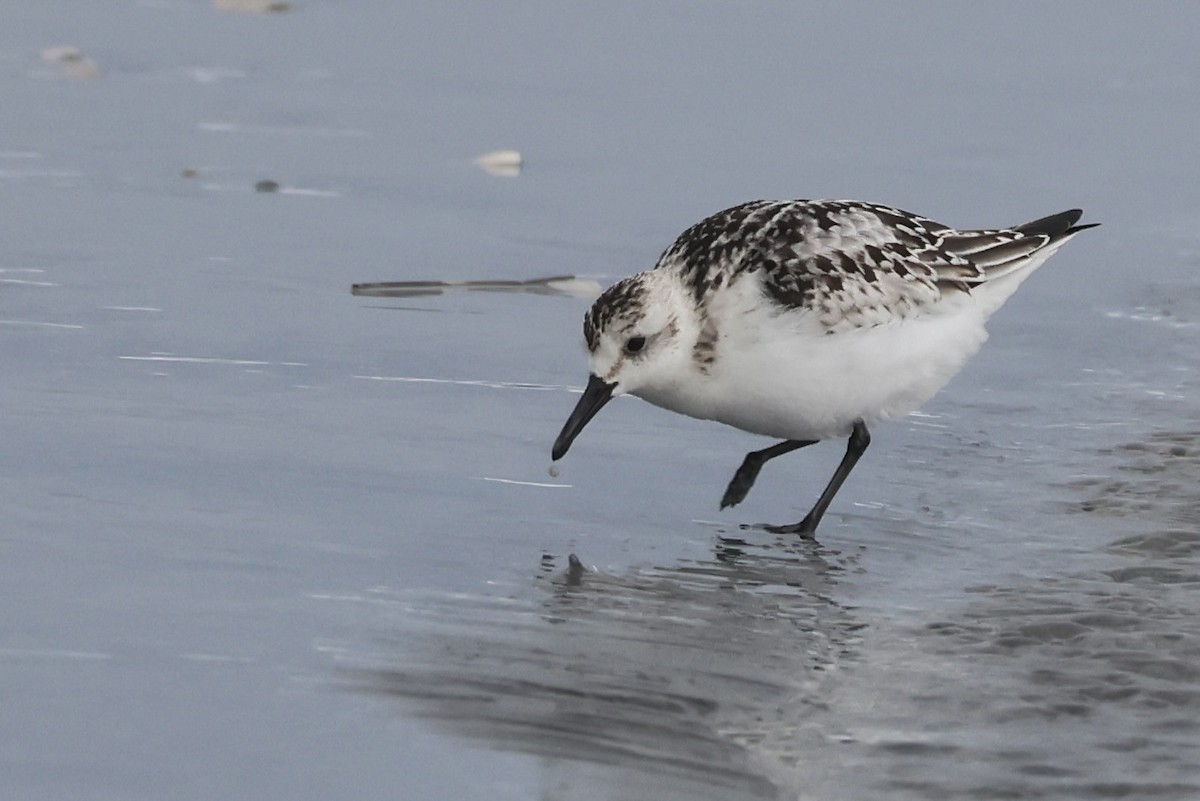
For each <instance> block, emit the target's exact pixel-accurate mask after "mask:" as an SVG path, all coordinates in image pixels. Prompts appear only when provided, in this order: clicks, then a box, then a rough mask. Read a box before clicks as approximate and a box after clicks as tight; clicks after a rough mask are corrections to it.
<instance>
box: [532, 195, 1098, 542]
mask: <svg viewBox="0 0 1200 801" xmlns="http://www.w3.org/2000/svg"><path fill="white" fill-rule="evenodd" d="M1081 216H1082V211H1080V210H1079V209H1072V210H1070V211H1064V212H1061V213H1059V214H1053V215H1051V216H1049V217H1043V218H1041V219H1038V220H1034V221H1033V222H1028V223H1025V224H1023V225H1017V226H1014V227H1011V228H991V229H981V230H956V229H954V228H950V227H949V226H946V225H943V224H942V223H938V222H934V221H933V220H930V219H928V218H926V217H921V216H918V215H916V214H912V213H910V212H907V211H902V210H900V209H896V208H892V207H890V206H883V205H878V204H875V203H864V202H860V201H854V200H787V201H774V200H756V201H751V202H749V203H743V204H741V205H739V206H734V207H732V208H729V209H726V210H724V211H721V212H718V213H716V214H714V215H712V216H711V217H708V218H706V219H704V220H701V221H700V222H698V223H696V224H695V225H693V226H692V227H691V228H688V229H687V230H686V231H684V232H683V233H682V234H680V236H679V238H678V239H676V240H675V242H674V244H672V245H671V246H670V247H669V248H667V250H666V251H665V252H664V253H663V254H662V256H661V257H660V258H659V260H658V263H657V264H656V265H655V267H654V268H653V269H651V270H648V271H646V272H642V273H638V274H637V275H633V276H630V277H629V278H626V279H624V280H622V281H619V282H617V283H616V284H614V285H613V286H611V287H610V288H609V289H608V290H606V291H605V292H604V294H602V295H601V296H600V298H599V299H598V300H597V301H596V302H595V304H594V305H593V306H592V307H591V309H590V310H589V311H588V312H587V314H586V315H585V316H584V321H583V336H584V340H585V343H586V345H587V350H588V357H589V361H590V365H591V375H590V376H589V378H588V382H587V387H586V388H585V389H584V392H583V397H581V398H580V399H579V402H578V404H577V405H576V406H575V409H574V411H572V412H571V415H570V417H569V418H568V419H567V422H566V425H564V426H563V429H562V432H561V433H560V434H559V435H558V438H557V440H555V442H554V448H553V451H552V455H553V457H554V459H555V460H556V461H557V460H558V459H561V458H562V457H563V456H564V455H565V454H566V453H567V450H568V449H569V448H570V447H571V443H572V442H574V441H575V438H576V437H577V436H578V435H579V432H580V431H581V430H583V427H584V426H585V425H587V423H588V421H590V420H591V419H592V418H593V417H594V416H595V414H596V413H597V412H598V411H600V409H601V408H602V407H603V406H604V405H605V404H606V403H608V401H609V400H610V399H611V398H613V397H614V396H617V395H622V394H625V393H629V394H631V395H635V396H637V397H639V398H642V399H643V400H647V401H649V402H650V403H653V404H654V405H656V406H661V407H662V408H664V409H670V410H671V411H674V412H679V413H680V414H685V415H688V416H690V417H696V418H700V419H703V420H716V421H718V422H721V423H725V424H727V425H731V426H734V427H735V428H739V429H742V430H743V431H748V432H751V433H754V434H762V435H766V436H769V437H774V438H778V439H780V440H782V441H781V442H779V443H778V444H775V445H772V446H771V447H768V448H763V449H762V450H757V451H752V452H750V453H749V454H747V455H746V457H745V459H744V460H743V461H742V464H741V466H740V467H739V468H738V469H737V472H735V473H734V475H733V478H732V479H731V480H730V482H729V485H728V487H727V488H726V490H725V494H724V496H723V497H722V498H721V508H722V509H724V508H726V507H729V506H736V505H737V504H738V503H741V501H742V500H743V499H744V498H745V497H746V493H748V492H749V491H750V488H751V487H752V486H753V485H754V482H755V480H756V479H757V478H758V474H759V471H760V470H761V469H762V467H763V465H764V464H766V463H767V462H768V461H770V460H771V459H774V458H775V457H777V456H782V455H783V454H785V453H789V452H791V451H794V450H797V449H799V448H804V447H806V446H808V445H812V444H814V443H816V442H819V441H821V440H825V439H830V438H835V437H849V441H848V444H847V447H846V454H845V456H844V457H843V458H842V460H841V463H840V464H839V465H838V467H837V470H836V471H835V472H834V474H833V477H832V478H831V479H830V481H829V483H828V485H827V486H826V487H825V490H824V492H822V493H821V496H820V498H819V499H818V500H817V502H816V504H815V505H814V506H813V507H812V510H811V511H810V512H809V513H808V514H807V515H806V516H805V517H804V519H803V520H801V521H800V522H799V523H796V524H794V525H790V526H775V527H769V528H770V529H771V530H773V531H779V532H795V533H799V534H802V535H811V534H812V532H813V531H815V530H816V528H817V525H818V524H819V523H820V522H821V518H822V516H823V515H824V514H825V511H826V509H828V508H829V504H830V502H831V501H832V500H833V498H834V495H836V494H837V491H838V489H839V488H840V487H841V486H842V483H843V482H844V481H845V480H846V477H847V476H848V475H849V474H850V471H851V470H853V469H854V465H855V464H856V463H857V462H858V460H859V457H861V456H862V455H863V452H864V451H865V450H866V449H867V446H868V444H870V441H871V435H870V432H869V430H868V426H869V425H871V424H873V423H875V422H877V421H881V420H887V419H894V418H896V417H901V416H904V415H907V414H909V413H910V412H912V411H914V410H915V409H917V408H918V407H919V406H920V405H921V404H922V403H924V402H925V401H927V400H929V398H931V397H932V396H933V395H934V394H935V393H936V392H937V391H938V390H940V389H941V388H942V387H943V386H945V385H946V383H947V382H948V381H949V380H950V379H951V378H952V377H953V376H954V375H955V374H956V373H957V372H958V371H959V369H960V368H961V367H962V366H963V363H964V362H965V361H966V359H967V358H968V357H969V356H971V355H972V354H974V353H975V352H976V351H977V350H979V347H980V346H981V345H982V344H983V342H984V341H985V340H986V339H987V331H986V329H985V323H986V322H987V320H988V317H990V316H991V314H992V313H993V312H995V311H996V310H997V309H998V308H1000V306H1001V305H1003V303H1004V302H1005V301H1006V300H1008V298H1009V297H1010V296H1011V295H1012V293H1013V292H1014V291H1015V290H1016V289H1017V287H1018V286H1019V285H1020V283H1021V282H1022V281H1023V280H1025V279H1026V278H1027V277H1029V275H1030V274H1031V273H1032V272H1033V271H1034V270H1035V269H1037V268H1038V267H1039V266H1041V264H1042V263H1043V262H1045V261H1046V259H1048V258H1049V257H1050V256H1051V255H1052V254H1053V253H1054V252H1055V251H1057V250H1058V249H1059V248H1060V247H1062V245H1064V244H1065V243H1066V242H1067V241H1068V240H1069V239H1071V238H1072V237H1074V236H1075V235H1076V234H1077V233H1079V232H1080V231H1083V230H1085V229H1087V228H1092V227H1094V225H1095V224H1091V225H1077V223H1078V221H1079V218H1080V217H1081Z"/></svg>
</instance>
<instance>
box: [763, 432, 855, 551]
mask: <svg viewBox="0 0 1200 801" xmlns="http://www.w3.org/2000/svg"><path fill="white" fill-rule="evenodd" d="M785 444H786V443H785ZM870 444H871V433H870V432H869V431H867V425H866V423H864V422H863V421H862V420H859V421H858V422H856V423H855V424H854V429H853V430H852V431H851V432H850V441H849V442H848V443H847V444H846V455H845V456H843V457H842V463H841V464H839V465H838V468H837V470H835V471H834V473H833V478H831V479H829V485H828V486H826V487H825V491H824V492H822V493H821V497H820V498H818V499H817V505H816V506H814V507H813V508H812V511H811V512H809V513H808V514H807V515H805V517H804V519H803V520H801V521H800V522H799V523H796V524H795V525H793V526H768V527H767V530H768V531H773V532H776V533H779V534H801V535H805V534H807V535H810V536H811V535H812V533H813V532H814V531H816V530H817V525H818V524H819V523H820V522H821V518H822V517H823V516H824V515H825V510H826V509H828V508H829V503H830V502H831V501H832V500H833V496H834V495H837V491H838V490H839V489H840V488H841V486H842V482H843V481H845V480H846V476H848V475H850V471H851V470H853V469H854V465H855V464H856V463H857V462H858V459H859V457H860V456H862V455H863V452H864V451H866V449H867V446H868V445H870ZM776 447H778V446H776ZM768 450H770V449H768Z"/></svg>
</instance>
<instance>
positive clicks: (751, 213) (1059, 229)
mask: <svg viewBox="0 0 1200 801" xmlns="http://www.w3.org/2000/svg"><path fill="white" fill-rule="evenodd" d="M1079 216H1080V215H1079V212H1076V211H1072V212H1064V213H1063V214H1060V215H1055V216H1054V217H1048V218H1045V219H1044V220H1038V221H1036V222H1034V223H1027V224H1026V225H1025V226H1018V227H1014V228H1008V229H992V230H973V231H956V230H954V229H952V228H950V227H949V226H946V225H943V224H942V223H938V222H935V221H933V220H930V219H928V218H926V217H921V216H918V215H916V214H912V213H910V212H907V211H903V210H901V209H896V208H892V207H889V206H882V205H878V204H873V203H864V202H860V201H845V200H792V201H767V200H756V201H751V202H749V203H743V204H741V205H738V206H734V207H732V208H730V209H726V210H725V211H721V212H718V213H717V214H714V215H712V216H710V217H708V218H706V219H704V220H702V221H700V222H699V223H696V224H695V225H693V226H692V227H690V228H688V229H687V230H686V231H684V232H683V233H682V234H681V235H680V236H679V237H678V239H676V240H675V243H674V244H672V245H671V247H669V248H668V249H667V250H666V251H665V252H664V253H663V255H662V256H661V257H660V258H659V260H658V264H657V265H656V268H655V269H659V270H672V271H675V272H677V273H679V275H680V277H681V279H682V280H683V281H684V282H685V283H686V285H687V286H688V287H689V289H690V291H691V292H692V294H693V296H694V297H695V300H696V302H697V304H698V305H701V306H703V305H704V303H705V299H706V298H707V297H708V296H710V295H711V294H712V293H714V292H718V291H720V290H721V289H722V288H723V287H726V286H728V285H729V284H731V283H733V282H734V281H737V280H738V279H740V278H741V277H742V276H745V275H747V274H756V273H758V274H759V275H758V278H759V280H760V281H761V283H762V287H763V290H764V292H765V294H766V296H767V298H769V300H771V301H773V302H774V303H775V304H776V305H777V306H778V307H779V309H780V310H781V311H807V312H811V313H812V314H814V315H816V317H817V319H818V320H819V322H820V325H821V326H822V328H823V329H824V331H825V332H826V333H828V334H833V333H837V332H839V331H848V330H853V329H856V328H862V327H864V326H871V325H877V324H880V323H883V322H890V321H894V320H897V319H904V318H907V317H910V316H912V315H916V314H920V313H922V312H926V311H929V310H931V309H932V308H933V307H935V306H936V305H937V304H938V303H940V302H941V301H943V300H944V299H945V298H947V297H949V296H952V295H954V294H956V293H964V292H965V293H969V292H970V291H971V289H972V288H973V287H974V286H977V285H979V284H982V283H984V282H986V281H988V280H991V279H994V278H997V277H1000V276H1001V275H1003V274H1005V273H1006V272H1007V269H1006V268H1009V267H1013V268H1015V267H1019V266H1020V264H1021V263H1023V262H1024V261H1025V259H1027V258H1028V257H1029V256H1030V255H1032V254H1033V253H1035V252H1036V251H1037V250H1038V249H1040V248H1042V247H1045V246H1046V245H1048V244H1049V243H1050V242H1051V241H1052V240H1053V239H1055V237H1056V236H1060V235H1063V234H1066V233H1067V232H1068V231H1070V230H1071V225H1072V224H1073V223H1074V222H1075V221H1076V220H1078V218H1079ZM618 287H619V288H618ZM610 292H612V294H611V295H609V296H608V297H606V298H605V303H601V304H597V308H596V309H595V310H594V312H595V316H594V317H593V315H589V317H593V319H591V320H590V323H591V325H592V327H593V328H597V327H600V328H602V327H603V323H604V319H603V318H604V317H605V315H611V314H614V313H615V310H614V308H609V307H615V308H619V307H621V306H622V305H624V304H625V303H627V302H628V296H629V295H630V294H631V293H633V294H636V289H635V287H632V286H622V285H621V284H618V285H617V286H616V287H613V289H612V290H610Z"/></svg>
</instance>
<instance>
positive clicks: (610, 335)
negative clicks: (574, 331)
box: [552, 270, 696, 460]
mask: <svg viewBox="0 0 1200 801" xmlns="http://www.w3.org/2000/svg"><path fill="white" fill-rule="evenodd" d="M672 278H673V277H672V276H671V275H670V274H668V273H666V272H665V271H662V270H651V271H649V272H644V273H639V274H638V275H634V276H630V277H629V278H626V279H624V280H623V281H619V282H617V283H616V284H613V285H612V286H611V287H609V288H608V289H607V290H606V291H605V292H604V294H603V295H601V296H600V298H599V299H597V301H596V302H595V303H594V304H593V305H592V308H591V309H589V310H588V313H587V314H586V315H585V316H584V319H583V337H584V341H585V343H586V344H587V349H588V361H589V363H590V366H591V375H590V376H588V383H587V387H586V388H585V389H584V391H583V397H582V398H580V399H579V403H578V404H576V406H575V410H574V411H573V412H571V416H570V417H569V418H567V422H566V425H564V426H563V429H562V433H560V434H559V435H558V439H556V440H555V441H554V449H553V452H552V455H553V457H554V459H555V460H558V459H561V458H562V457H563V456H564V455H565V454H566V452H567V449H569V448H570V447H571V443H572V442H574V440H575V437H577V436H578V435H579V432H580V431H582V430H583V427H584V426H585V425H587V423H588V421H589V420H591V419H592V418H593V417H594V416H595V415H596V413H597V412H599V411H600V409H601V408H603V406H604V404H606V403H608V402H609V400H611V399H612V398H614V397H616V396H617V395H624V394H625V393H631V394H633V395H639V394H642V393H644V392H646V393H648V392H656V391H663V390H666V389H667V388H668V387H669V386H670V385H671V384H673V383H675V382H677V381H678V380H679V378H680V375H681V371H682V370H686V369H688V363H689V359H690V356H689V354H690V352H691V347H692V346H693V345H694V344H695V339H696V336H695V333H694V332H695V329H696V325H695V322H694V320H693V318H694V316H695V311H694V307H693V305H692V304H690V303H689V302H688V298H687V297H686V294H685V292H684V290H683V288H682V287H681V286H680V285H679V284H678V282H677V281H674V280H672ZM689 339H690V340H691V341H690V342H689Z"/></svg>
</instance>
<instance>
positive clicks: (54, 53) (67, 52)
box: [42, 45, 100, 80]
mask: <svg viewBox="0 0 1200 801" xmlns="http://www.w3.org/2000/svg"><path fill="white" fill-rule="evenodd" d="M42 61H45V62H46V63H47V64H59V65H61V66H62V69H63V74H64V75H66V76H67V77H68V78H76V79H79V80H88V79H90V78H96V77H98V76H99V75H100V66H99V65H98V64H97V63H96V62H95V61H93V60H92V59H90V58H88V57H87V56H85V55H84V54H83V53H82V52H81V51H80V49H79V48H78V47H75V46H74V45H55V46H54V47H47V48H46V49H45V50H43V51H42Z"/></svg>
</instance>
